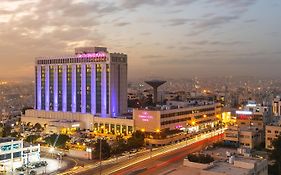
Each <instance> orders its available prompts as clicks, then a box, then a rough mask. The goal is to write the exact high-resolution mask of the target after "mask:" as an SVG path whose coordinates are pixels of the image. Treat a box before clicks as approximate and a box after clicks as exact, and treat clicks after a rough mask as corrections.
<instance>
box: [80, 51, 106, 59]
mask: <svg viewBox="0 0 281 175" xmlns="http://www.w3.org/2000/svg"><path fill="white" fill-rule="evenodd" d="M77 57H78V58H92V57H94V58H102V57H106V54H105V53H103V52H98V53H82V54H78V55H77Z"/></svg>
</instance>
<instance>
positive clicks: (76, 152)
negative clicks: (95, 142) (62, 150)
mask: <svg viewBox="0 0 281 175" xmlns="http://www.w3.org/2000/svg"><path fill="white" fill-rule="evenodd" d="M67 155H68V156H69V157H76V158H80V159H89V160H92V158H93V157H92V153H89V152H87V151H82V150H72V149H70V150H69V152H68V153H67Z"/></svg>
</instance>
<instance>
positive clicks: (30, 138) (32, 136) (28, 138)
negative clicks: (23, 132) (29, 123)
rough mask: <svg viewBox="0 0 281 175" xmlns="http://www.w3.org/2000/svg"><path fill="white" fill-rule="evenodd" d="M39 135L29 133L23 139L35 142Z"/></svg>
mask: <svg viewBox="0 0 281 175" xmlns="http://www.w3.org/2000/svg"><path fill="white" fill-rule="evenodd" d="M39 137H40V136H39V135H29V136H27V137H26V138H25V141H26V142H29V143H35V142H36V140H37V139H38V138H39Z"/></svg>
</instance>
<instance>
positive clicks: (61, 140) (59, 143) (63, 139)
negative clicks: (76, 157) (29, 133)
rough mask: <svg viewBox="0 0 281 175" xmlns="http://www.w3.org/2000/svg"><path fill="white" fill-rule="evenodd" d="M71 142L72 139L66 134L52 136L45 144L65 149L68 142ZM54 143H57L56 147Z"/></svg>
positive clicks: (46, 139)
mask: <svg viewBox="0 0 281 175" xmlns="http://www.w3.org/2000/svg"><path fill="white" fill-rule="evenodd" d="M56 140H57V141H56ZM69 140H70V137H69V136H68V135H65V134H59V136H58V135H57V134H52V135H50V136H48V137H46V138H45V142H46V143H47V144H49V145H50V146H55V147H61V148H64V147H65V144H66V142H67V141H69ZM55 142H56V143H55ZM54 143H55V145H54Z"/></svg>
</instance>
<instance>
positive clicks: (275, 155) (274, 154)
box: [269, 135, 281, 174]
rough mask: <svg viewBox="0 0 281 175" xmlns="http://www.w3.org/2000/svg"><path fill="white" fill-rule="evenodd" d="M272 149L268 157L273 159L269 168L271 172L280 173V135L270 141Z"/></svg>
mask: <svg viewBox="0 0 281 175" xmlns="http://www.w3.org/2000/svg"><path fill="white" fill-rule="evenodd" d="M272 146H273V147H274V149H273V150H272V151H271V152H270V155H269V156H270V159H271V160H273V161H274V165H273V166H272V167H270V168H269V170H270V171H272V172H274V173H273V174H281V135H279V137H278V138H277V139H275V140H273V141H272Z"/></svg>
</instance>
